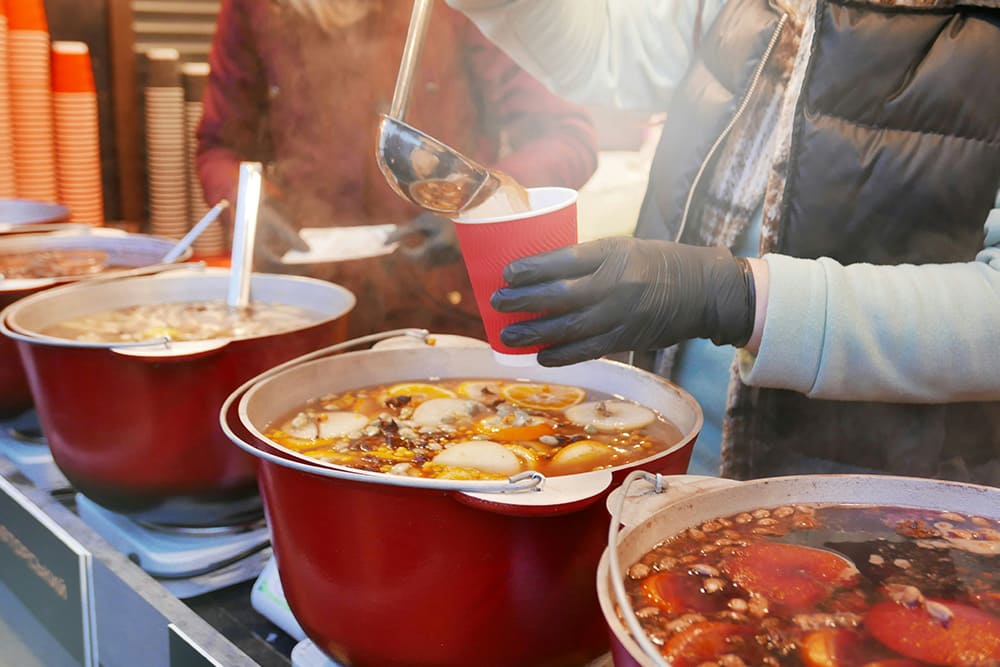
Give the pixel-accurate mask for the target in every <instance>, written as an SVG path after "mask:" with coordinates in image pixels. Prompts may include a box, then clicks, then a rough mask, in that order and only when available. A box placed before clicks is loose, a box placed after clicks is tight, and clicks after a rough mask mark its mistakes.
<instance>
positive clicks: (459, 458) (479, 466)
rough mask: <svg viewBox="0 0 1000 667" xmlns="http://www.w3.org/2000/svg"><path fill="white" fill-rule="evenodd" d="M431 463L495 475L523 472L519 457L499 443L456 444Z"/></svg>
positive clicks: (471, 442)
mask: <svg viewBox="0 0 1000 667" xmlns="http://www.w3.org/2000/svg"><path fill="white" fill-rule="evenodd" d="M431 463H433V464H435V465H440V466H448V467H451V468H469V469H472V470H479V471H480V472H485V473H491V474H494V475H513V474H515V473H517V472H520V471H521V461H520V459H518V457H517V455H516V454H514V453H513V452H511V451H509V450H508V449H507V448H506V447H504V446H503V445H501V444H500V443H497V442H490V441H489V440H468V441H466V442H456V443H455V444H454V445H452V446H450V447H448V449H446V450H444V451H443V452H441V453H440V454H438V455H437V456H435V457H434V458H433V459H431Z"/></svg>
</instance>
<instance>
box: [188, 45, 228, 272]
mask: <svg viewBox="0 0 1000 667" xmlns="http://www.w3.org/2000/svg"><path fill="white" fill-rule="evenodd" d="M208 71H209V69H208V63H185V64H184V65H182V66H181V77H182V79H183V83H184V125H185V131H186V133H187V137H186V142H187V169H188V220H190V222H191V224H194V223H196V222H198V221H199V220H201V219H202V218H203V217H204V216H205V214H206V213H208V209H209V206H208V204H206V203H205V193H204V192H202V189H201V180H200V179H199V178H198V165H197V152H198V124H199V123H200V122H201V109H202V106H201V98H202V95H203V94H204V91H205V85H206V84H207V83H208ZM192 249H193V250H194V253H195V255H197V256H199V257H215V256H219V255H224V254H226V251H227V247H226V235H225V228H224V227H223V224H222V220H216V221H215V222H213V223H212V224H210V225H209V226H208V228H207V229H205V231H203V232H202V233H201V235H200V236H199V237H198V238H197V239H195V241H194V245H193V246H192Z"/></svg>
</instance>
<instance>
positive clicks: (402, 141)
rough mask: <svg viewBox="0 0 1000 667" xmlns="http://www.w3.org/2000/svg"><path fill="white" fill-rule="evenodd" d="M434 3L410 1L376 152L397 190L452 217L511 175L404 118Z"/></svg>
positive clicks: (428, 208)
mask: <svg viewBox="0 0 1000 667" xmlns="http://www.w3.org/2000/svg"><path fill="white" fill-rule="evenodd" d="M432 5H433V0H414V3H413V12H412V13H411V14H410V26H409V29H408V30H407V32H406V42H405V44H404V46H403V57H402V60H401V62H400V65H399V74H398V76H397V77H396V88H395V90H394V91H393V94H392V104H391V105H390V107H389V113H388V114H382V116H381V121H380V123H379V129H378V143H377V149H376V157H377V160H378V166H379V169H381V170H382V175H383V176H385V179H386V181H388V182H389V185H390V186H391V187H392V189H393V190H394V191H395V192H396V194H398V195H399V196H400V197H402V198H403V199H407V200H409V201H411V202H413V203H414V204H416V205H417V206H420V207H421V208H424V209H427V210H429V211H433V212H435V213H440V214H442V215H446V216H448V217H455V216H457V215H458V214H459V213H461V212H462V211H464V210H466V209H470V208H474V207H475V206H478V205H479V204H481V203H482V202H484V201H486V200H487V199H489V198H490V196H492V195H493V193H494V192H496V190H497V189H499V188H500V187H501V186H503V185H505V183H506V182H508V181H509V179H508V180H507V181H505V179H504V178H503V177H502V176H501V175H500V174H498V173H495V172H492V171H490V170H489V169H487V168H486V167H484V166H483V165H481V164H479V163H478V162H476V161H474V160H471V159H469V158H467V157H465V156H464V155H462V154H461V153H459V152H458V151H456V150H455V149H454V148H451V147H450V146H448V145H446V144H444V143H442V142H440V141H438V140H437V139H434V138H433V137H431V136H429V135H427V134H424V133H423V132H421V131H420V130H418V129H416V128H415V127H413V126H412V125H409V124H407V123H406V122H404V120H403V119H404V117H405V116H406V109H407V106H408V105H409V102H410V95H411V91H412V88H413V73H414V71H415V70H416V67H417V64H418V62H419V61H420V53H421V51H422V50H423V45H424V37H425V35H426V33H427V24H428V22H429V21H430V17H431V6H432Z"/></svg>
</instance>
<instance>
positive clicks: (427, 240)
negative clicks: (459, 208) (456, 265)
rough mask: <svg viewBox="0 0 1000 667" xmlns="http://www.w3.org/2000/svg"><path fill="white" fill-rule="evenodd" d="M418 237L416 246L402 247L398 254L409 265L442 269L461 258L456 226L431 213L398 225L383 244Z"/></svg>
mask: <svg viewBox="0 0 1000 667" xmlns="http://www.w3.org/2000/svg"><path fill="white" fill-rule="evenodd" d="M413 236H420V237H422V240H421V241H420V243H419V244H416V245H407V244H401V245H400V246H399V252H400V253H402V254H403V256H404V257H406V258H408V259H409V260H410V261H412V262H414V263H416V264H419V265H420V266H424V267H432V266H443V265H445V264H451V263H453V262H457V261H458V260H459V259H461V258H462V251H461V249H460V248H459V247H458V236H457V235H456V234H455V223H453V222H452V221H451V220H449V219H448V218H444V217H441V216H440V215H435V214H434V213H421V214H420V215H418V216H417V217H416V218H414V219H413V220H410V221H409V222H407V223H404V224H402V225H399V226H398V227H397V228H396V229H395V230H394V231H393V232H392V233H390V234H389V236H388V237H387V238H386V240H385V242H386V244H389V243H395V242H397V241H402V240H404V239H406V238H408V237H413Z"/></svg>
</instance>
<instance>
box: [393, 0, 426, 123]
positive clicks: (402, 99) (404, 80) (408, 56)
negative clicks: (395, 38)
mask: <svg viewBox="0 0 1000 667" xmlns="http://www.w3.org/2000/svg"><path fill="white" fill-rule="evenodd" d="M433 7H434V0H414V2H413V11H412V13H411V14H410V27H409V28H408V29H407V31H406V42H405V43H404V45H403V58H402V60H401V61H400V63H399V75H398V76H397V77H396V89H395V90H393V92H392V105H391V106H390V107H389V116H391V117H392V118H396V119H398V120H403V116H404V115H405V114H406V108H407V106H409V104H410V90H411V89H412V88H413V72H414V71H415V70H416V69H417V64H418V63H419V62H420V53H421V52H422V51H423V48H424V35H425V34H426V33H427V24H428V23H430V20H431V9H432V8H433Z"/></svg>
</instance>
